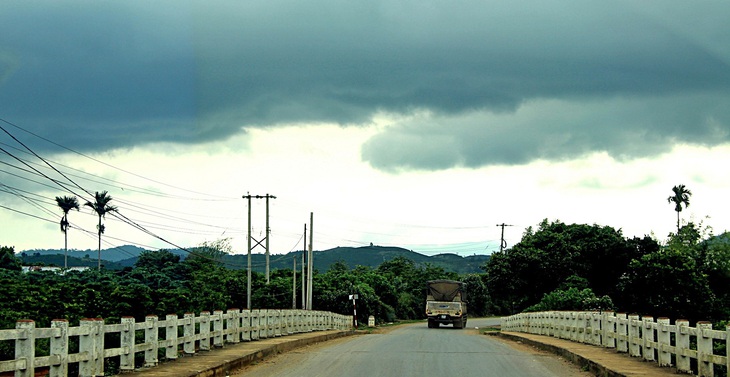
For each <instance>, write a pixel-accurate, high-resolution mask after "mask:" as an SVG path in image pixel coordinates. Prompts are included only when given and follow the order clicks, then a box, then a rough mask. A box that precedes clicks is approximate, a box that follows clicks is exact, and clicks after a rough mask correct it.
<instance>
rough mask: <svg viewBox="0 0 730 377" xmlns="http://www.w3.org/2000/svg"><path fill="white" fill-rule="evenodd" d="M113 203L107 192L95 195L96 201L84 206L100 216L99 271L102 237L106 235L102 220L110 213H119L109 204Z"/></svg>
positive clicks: (97, 227) (98, 227)
mask: <svg viewBox="0 0 730 377" xmlns="http://www.w3.org/2000/svg"><path fill="white" fill-rule="evenodd" d="M111 201H112V197H111V196H110V195H109V193H108V192H107V191H102V192H98V191H97V192H96V193H94V201H93V202H89V201H87V202H86V203H84V206H87V207H91V209H92V210H94V212H96V214H97V215H98V216H99V225H97V226H96V229H97V230H98V235H99V248H98V256H99V257H98V267H97V268H98V269H99V270H101V235H102V234H103V233H104V229H105V228H104V224H102V223H101V218H102V217H105V215H106V214H107V213H109V212H115V211H117V207H115V206H113V205H111V204H109V202H111Z"/></svg>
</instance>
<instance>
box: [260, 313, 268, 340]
mask: <svg viewBox="0 0 730 377" xmlns="http://www.w3.org/2000/svg"><path fill="white" fill-rule="evenodd" d="M259 319H260V320H259V324H260V326H261V327H260V329H259V338H261V339H266V338H268V337H269V310H268V309H259Z"/></svg>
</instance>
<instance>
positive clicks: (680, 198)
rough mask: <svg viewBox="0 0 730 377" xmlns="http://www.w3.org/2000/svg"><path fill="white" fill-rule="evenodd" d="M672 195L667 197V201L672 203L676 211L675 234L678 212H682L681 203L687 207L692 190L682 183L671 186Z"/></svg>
mask: <svg viewBox="0 0 730 377" xmlns="http://www.w3.org/2000/svg"><path fill="white" fill-rule="evenodd" d="M672 191H673V192H674V195H672V196H670V197H668V198H667V203H674V210H675V211H677V234H679V213H680V212H682V205H683V204H684V207H685V208H687V207H689V197H690V196H692V192H691V191H689V190H688V189H687V188H686V187H684V185H679V186H674V187H672Z"/></svg>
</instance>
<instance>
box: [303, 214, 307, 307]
mask: <svg viewBox="0 0 730 377" xmlns="http://www.w3.org/2000/svg"><path fill="white" fill-rule="evenodd" d="M306 255H307V224H304V245H302V310H306V309H307V288H306V286H307V274H306V272H305V271H306V270H305V266H306V262H305V261H306V258H305V256H306Z"/></svg>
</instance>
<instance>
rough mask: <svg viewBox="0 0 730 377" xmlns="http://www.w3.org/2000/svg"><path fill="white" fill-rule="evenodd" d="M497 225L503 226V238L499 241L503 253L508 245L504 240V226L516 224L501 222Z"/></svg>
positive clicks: (500, 250)
mask: <svg viewBox="0 0 730 377" xmlns="http://www.w3.org/2000/svg"><path fill="white" fill-rule="evenodd" d="M497 226H501V227H502V238H501V241H500V243H499V252H500V253H501V252H502V251H503V250H504V249H505V248H506V247H507V242H505V241H504V227H506V226H514V225H510V224H505V223H501V224H497Z"/></svg>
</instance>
